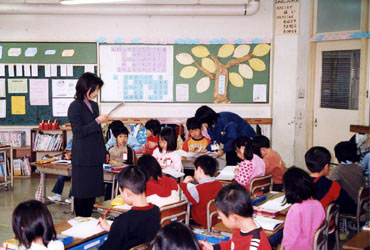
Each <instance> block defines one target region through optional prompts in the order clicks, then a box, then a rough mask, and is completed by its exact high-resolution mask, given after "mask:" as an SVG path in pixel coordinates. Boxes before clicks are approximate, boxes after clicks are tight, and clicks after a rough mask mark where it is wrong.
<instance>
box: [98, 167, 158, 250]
mask: <svg viewBox="0 0 370 250" xmlns="http://www.w3.org/2000/svg"><path fill="white" fill-rule="evenodd" d="M118 185H119V191H120V193H121V198H122V200H123V201H124V202H125V203H127V204H128V205H130V206H132V208H131V209H130V210H129V211H128V212H126V213H123V214H121V215H119V216H118V217H116V218H115V220H114V222H113V224H112V225H111V226H110V225H109V224H108V223H107V221H106V220H105V219H103V218H99V225H100V226H101V228H102V229H103V230H105V231H107V232H109V234H108V239H107V240H106V241H105V242H104V244H103V245H102V246H100V248H99V249H100V250H105V249H107V250H113V249H120V250H126V249H127V250H128V249H130V248H132V247H134V246H137V245H140V244H143V243H147V242H150V241H151V240H153V238H154V237H155V235H156V234H157V232H158V230H159V229H160V224H159V223H160V216H161V215H160V212H159V208H158V207H157V206H155V205H153V204H151V203H148V202H147V200H146V197H145V187H146V177H145V174H144V173H143V172H142V171H140V170H139V169H138V168H137V167H136V166H128V167H126V168H124V169H123V170H122V172H120V173H119V174H118Z"/></svg>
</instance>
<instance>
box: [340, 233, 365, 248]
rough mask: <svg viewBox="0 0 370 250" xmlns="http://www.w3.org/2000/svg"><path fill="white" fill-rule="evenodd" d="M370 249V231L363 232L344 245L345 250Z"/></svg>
mask: <svg viewBox="0 0 370 250" xmlns="http://www.w3.org/2000/svg"><path fill="white" fill-rule="evenodd" d="M369 247H370V231H361V232H359V233H358V234H356V235H355V236H354V237H353V238H352V239H350V240H349V241H347V242H346V243H344V245H343V249H345V250H360V249H369Z"/></svg>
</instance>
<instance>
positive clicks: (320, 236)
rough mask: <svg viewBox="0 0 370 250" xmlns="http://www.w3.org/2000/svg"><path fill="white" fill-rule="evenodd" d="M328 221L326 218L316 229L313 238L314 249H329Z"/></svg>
mask: <svg viewBox="0 0 370 250" xmlns="http://www.w3.org/2000/svg"><path fill="white" fill-rule="evenodd" d="M327 230H328V223H327V222H326V220H324V222H323V223H322V224H321V226H320V227H319V228H318V229H317V230H316V233H315V237H314V238H313V250H327V244H328V237H327Z"/></svg>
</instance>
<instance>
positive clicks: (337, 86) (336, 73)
mask: <svg viewBox="0 0 370 250" xmlns="http://www.w3.org/2000/svg"><path fill="white" fill-rule="evenodd" d="M359 75H360V50H342V51H324V52H322V78H321V105H320V106H321V107H322V108H333V109H350V110H358V99H359Z"/></svg>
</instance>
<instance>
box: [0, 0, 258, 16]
mask: <svg viewBox="0 0 370 250" xmlns="http://www.w3.org/2000/svg"><path fill="white" fill-rule="evenodd" d="M259 5H260V1H259V0H251V1H249V2H248V3H247V4H244V5H241V4H235V5H219V4H207V5H184V4H182V5H181V4H176V5H175V4H172V5H171V4H165V5H154V4H150V5H148V4H142V5H134V4H130V5H98V6H97V5H95V6H94V5H83V6H81V5H74V6H66V5H59V4H58V5H56V4H0V14H1V15H124V16H249V15H253V14H255V13H256V12H257V11H258V9H259Z"/></svg>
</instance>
